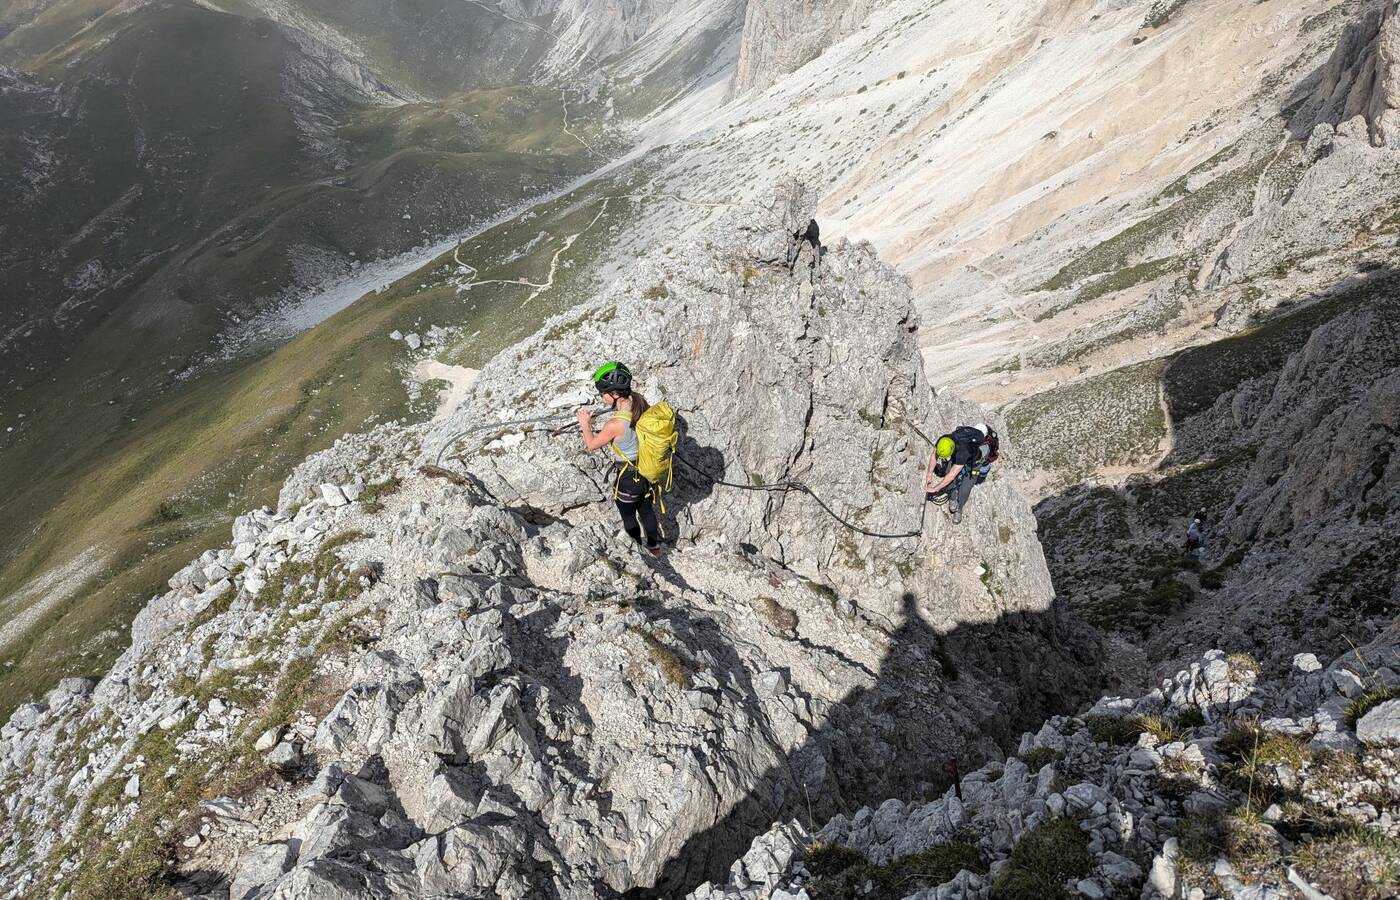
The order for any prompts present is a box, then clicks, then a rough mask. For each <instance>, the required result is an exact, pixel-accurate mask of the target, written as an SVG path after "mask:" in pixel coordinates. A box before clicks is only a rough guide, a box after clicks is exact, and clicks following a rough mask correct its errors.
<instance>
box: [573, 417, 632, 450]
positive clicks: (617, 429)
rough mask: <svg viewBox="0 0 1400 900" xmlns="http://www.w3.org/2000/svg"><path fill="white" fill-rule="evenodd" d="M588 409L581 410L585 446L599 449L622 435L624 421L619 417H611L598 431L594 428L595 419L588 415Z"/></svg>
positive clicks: (580, 427) (581, 426)
mask: <svg viewBox="0 0 1400 900" xmlns="http://www.w3.org/2000/svg"><path fill="white" fill-rule="evenodd" d="M587 412H588V411H587V410H579V417H578V422H579V430H580V431H582V432H583V446H584V447H585V448H586V449H588V450H597V449H598V448H599V447H606V446H607V445H608V444H611V443H612V442H613V441H615V440H617V439H618V438H619V437H621V436H622V422H621V421H619V420H617V419H609V420H608V421H607V423H606V424H605V425H604V426H603V427H602V428H600V429H598V430H597V431H596V432H595V431H594V430H593V419H592V418H591V417H589V416H588V415H587Z"/></svg>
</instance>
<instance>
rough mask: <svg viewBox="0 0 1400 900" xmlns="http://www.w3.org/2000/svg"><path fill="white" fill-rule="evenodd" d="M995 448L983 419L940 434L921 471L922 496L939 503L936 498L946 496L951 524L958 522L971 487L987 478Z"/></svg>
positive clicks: (992, 434) (997, 444) (996, 443)
mask: <svg viewBox="0 0 1400 900" xmlns="http://www.w3.org/2000/svg"><path fill="white" fill-rule="evenodd" d="M999 449H1000V442H999V441H998V439H997V433H996V432H995V431H993V430H992V427H991V426H990V425H988V424H986V423H985V422H979V423H978V424H976V425H961V426H959V427H957V428H955V429H953V432H952V433H951V434H945V435H943V436H942V437H940V438H939V439H938V440H937V441H935V442H934V445H933V452H932V453H930V454H929V458H928V470H927V471H926V472H925V473H924V490H925V491H926V492H927V496H926V499H928V500H934V501H935V502H942V501H941V500H939V498H940V497H946V498H947V503H948V512H949V513H950V514H951V515H952V517H953V524H954V525H957V524H959V523H960V522H962V511H963V510H964V509H965V508H966V507H967V498H968V496H969V495H970V494H971V493H972V486H973V485H976V484H981V483H982V482H984V481H986V480H987V473H988V472H990V471H991V469H992V463H994V462H996V460H997V453H998V450H999ZM935 479H937V480H935Z"/></svg>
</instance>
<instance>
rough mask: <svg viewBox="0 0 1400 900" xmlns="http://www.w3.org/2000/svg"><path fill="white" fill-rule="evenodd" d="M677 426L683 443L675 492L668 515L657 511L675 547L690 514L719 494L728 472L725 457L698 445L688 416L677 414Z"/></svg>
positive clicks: (678, 453) (669, 497)
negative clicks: (717, 488)
mask: <svg viewBox="0 0 1400 900" xmlns="http://www.w3.org/2000/svg"><path fill="white" fill-rule="evenodd" d="M676 424H677V428H678V430H679V431H680V442H679V443H678V444H677V446H676V453H675V458H674V460H673V461H672V466H671V471H672V482H671V490H670V491H668V492H667V493H666V495H665V503H666V511H665V512H664V513H663V512H661V510H660V509H659V508H658V509H657V516H658V517H659V518H660V520H661V525H662V528H663V529H664V530H665V532H666V534H667V535H668V536H669V539H670V541H671V542H673V543H674V541H675V538H676V536H677V535H678V534H679V532H680V522H681V521H682V520H683V519H684V517H685V513H686V510H687V509H688V508H689V507H690V506H691V505H693V504H696V503H701V502H704V501H705V500H707V499H708V498H709V496H710V495H711V494H713V493H714V492H715V479H716V478H719V479H723V478H724V470H725V462H724V454H723V453H721V452H720V451H719V450H718V449H716V448H714V447H709V446H706V445H704V444H702V443H700V442H699V441H697V440H696V439H695V437H694V436H693V435H692V434H691V432H690V423H689V422H687V421H686V420H685V417H684V416H682V415H680V414H677V415H676Z"/></svg>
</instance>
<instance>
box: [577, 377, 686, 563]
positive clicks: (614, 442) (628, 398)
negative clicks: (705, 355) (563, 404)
mask: <svg viewBox="0 0 1400 900" xmlns="http://www.w3.org/2000/svg"><path fill="white" fill-rule="evenodd" d="M593 386H594V387H595V388H597V389H598V394H599V396H600V397H602V399H603V402H605V403H607V404H608V407H609V408H610V409H612V410H614V412H613V415H612V416H611V417H610V418H609V419H608V421H607V422H606V423H604V425H603V427H602V428H600V429H598V430H597V431H596V432H595V431H594V430H593V418H592V416H593V411H592V410H591V409H590V408H588V407H584V408H583V409H580V410H579V411H578V422H579V427H580V428H581V429H582V430H583V446H584V447H586V448H587V449H589V450H597V449H599V448H601V447H607V446H609V445H611V447H612V451H613V452H614V453H615V454H617V456H618V460H619V465H618V469H617V475H616V477H615V478H614V480H613V485H614V488H613V499H614V501H616V503H617V511H618V513H619V514H621V516H622V529H623V531H626V532H627V534H628V535H630V536H631V538H632V540H634V541H636V542H637V543H638V544H641V545H642V546H643V547H645V548H646V551H647V552H648V553H650V554H651V555H652V556H660V555H661V550H662V548H661V537H660V532H661V529H660V526H659V525H658V523H657V521H656V510H655V509H654V508H653V506H652V496H653V493H654V492H655V490H656V485H654V484H653V483H652V482H651V481H649V480H648V479H647V478H645V477H644V476H643V475H642V473H641V472H640V471H639V469H638V457H639V456H640V455H641V450H642V447H641V441H640V440H639V439H638V436H637V422H638V421H639V420H640V419H641V417H642V414H643V413H645V412H646V411H647V409H648V408H649V407H650V404H648V403H647V401H646V398H645V397H643V396H642V395H641V394H639V393H637V392H636V391H634V390H632V373H631V372H630V371H629V370H628V369H627V367H626V366H624V365H623V364H622V363H620V362H606V363H603V364H602V365H601V366H599V367H598V371H596V372H594V373H593ZM661 405H662V406H664V404H661ZM668 409H669V408H668ZM643 535H645V540H643Z"/></svg>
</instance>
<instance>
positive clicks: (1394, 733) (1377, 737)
mask: <svg viewBox="0 0 1400 900" xmlns="http://www.w3.org/2000/svg"><path fill="white" fill-rule="evenodd" d="M1356 737H1357V740H1359V741H1361V743H1363V744H1366V745H1367V746H1371V747H1397V746H1400V699H1395V700H1387V701H1385V702H1384V703H1381V704H1380V705H1378V706H1376V707H1374V708H1372V709H1371V710H1370V711H1369V712H1367V713H1366V715H1364V716H1362V717H1361V718H1360V719H1359V720H1358V721H1357V723H1356Z"/></svg>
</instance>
